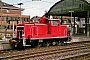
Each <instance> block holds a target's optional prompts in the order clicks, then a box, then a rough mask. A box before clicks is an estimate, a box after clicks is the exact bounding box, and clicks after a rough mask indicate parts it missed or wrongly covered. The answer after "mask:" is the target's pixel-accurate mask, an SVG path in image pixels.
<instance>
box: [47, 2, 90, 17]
mask: <svg viewBox="0 0 90 60" xmlns="http://www.w3.org/2000/svg"><path fill="white" fill-rule="evenodd" d="M88 11H89V13H90V4H89V2H87V1H86V0H60V1H59V2H57V3H55V4H54V5H53V6H52V7H51V8H50V10H49V11H48V12H47V13H46V14H48V15H55V16H71V12H72V16H73V17H83V18H86V17H87V15H88V13H87V12H88ZM89 17H90V16H89Z"/></svg>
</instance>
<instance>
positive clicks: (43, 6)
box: [2, 0, 60, 17]
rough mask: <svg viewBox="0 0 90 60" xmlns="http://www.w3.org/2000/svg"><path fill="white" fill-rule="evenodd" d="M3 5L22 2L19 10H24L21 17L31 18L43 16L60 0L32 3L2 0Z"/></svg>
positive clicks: (27, 0) (29, 0)
mask: <svg viewBox="0 0 90 60" xmlns="http://www.w3.org/2000/svg"><path fill="white" fill-rule="evenodd" d="M2 1H3V2H5V3H9V4H14V5H15V4H17V3H20V2H22V3H23V5H22V6H21V8H24V9H25V10H24V11H23V12H22V14H23V15H30V17H33V16H42V15H44V14H45V11H48V10H49V9H50V7H51V6H53V5H54V4H55V3H56V2H58V1H60V0H41V1H38V0H36V1H32V0H2ZM15 6H17V7H20V6H18V5H15Z"/></svg>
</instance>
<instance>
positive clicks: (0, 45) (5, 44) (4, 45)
mask: <svg viewBox="0 0 90 60" xmlns="http://www.w3.org/2000/svg"><path fill="white" fill-rule="evenodd" d="M81 41H90V36H80V35H79V36H78V35H77V36H72V40H71V41H69V42H67V43H72V42H81ZM7 49H11V45H10V43H9V40H0V50H7Z"/></svg>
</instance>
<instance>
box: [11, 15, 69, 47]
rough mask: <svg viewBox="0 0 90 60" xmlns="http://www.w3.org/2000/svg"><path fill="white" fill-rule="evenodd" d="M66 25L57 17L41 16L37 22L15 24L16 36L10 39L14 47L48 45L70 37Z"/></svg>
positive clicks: (64, 40) (59, 42)
mask: <svg viewBox="0 0 90 60" xmlns="http://www.w3.org/2000/svg"><path fill="white" fill-rule="evenodd" d="M69 35H70V34H68V29H67V26H66V25H61V24H60V20H59V19H47V18H46V16H42V17H41V19H40V21H39V23H35V22H33V23H24V22H23V23H22V24H18V25H17V37H16V38H14V39H12V40H10V42H11V44H13V46H14V47H18V48H21V47H24V46H32V47H36V46H41V45H43V46H49V45H56V44H58V45H59V44H61V43H64V42H66V41H68V38H70V36H69Z"/></svg>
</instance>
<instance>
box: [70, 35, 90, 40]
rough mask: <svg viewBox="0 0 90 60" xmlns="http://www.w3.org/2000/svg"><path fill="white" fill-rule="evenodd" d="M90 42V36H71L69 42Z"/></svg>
mask: <svg viewBox="0 0 90 60" xmlns="http://www.w3.org/2000/svg"><path fill="white" fill-rule="evenodd" d="M80 41H90V36H80V35H77V36H73V37H72V40H71V42H80Z"/></svg>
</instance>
